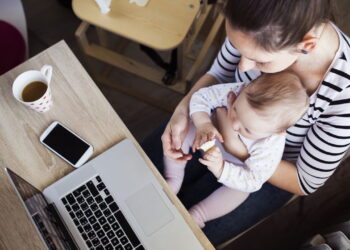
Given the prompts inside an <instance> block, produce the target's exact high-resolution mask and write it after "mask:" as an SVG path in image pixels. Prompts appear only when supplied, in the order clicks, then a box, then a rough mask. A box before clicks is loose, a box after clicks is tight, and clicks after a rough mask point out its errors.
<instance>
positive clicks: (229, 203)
mask: <svg viewBox="0 0 350 250" xmlns="http://www.w3.org/2000/svg"><path fill="white" fill-rule="evenodd" d="M248 195H249V193H245V192H242V191H238V190H235V189H232V188H228V187H226V186H222V187H220V188H218V189H217V190H215V191H214V192H213V193H212V194H211V195H209V196H208V197H207V198H205V199H204V200H202V201H201V202H199V203H198V204H196V205H194V206H193V207H191V209H190V210H189V212H190V214H191V216H192V218H193V219H194V220H195V221H196V223H197V224H198V225H199V226H200V227H201V228H203V227H204V226H205V222H207V221H209V220H213V219H216V218H219V217H221V216H223V215H225V214H227V213H229V212H231V211H232V210H234V209H235V208H237V207H238V206H239V205H240V204H241V203H242V202H243V201H245V199H246V198H247V197H248Z"/></svg>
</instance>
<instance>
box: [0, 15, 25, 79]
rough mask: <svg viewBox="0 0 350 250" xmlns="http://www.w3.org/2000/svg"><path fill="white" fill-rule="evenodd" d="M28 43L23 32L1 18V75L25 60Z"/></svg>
mask: <svg viewBox="0 0 350 250" xmlns="http://www.w3.org/2000/svg"><path fill="white" fill-rule="evenodd" d="M25 55H26V45H25V41H24V38H23V36H22V34H21V33H20V32H19V31H18V30H17V29H16V27H14V26H12V25H11V24H9V23H7V22H4V21H1V20H0V75H2V74H3V73H5V72H7V71H8V70H10V69H12V68H13V67H15V66H17V65H18V64H20V63H21V62H23V61H24V60H25Z"/></svg>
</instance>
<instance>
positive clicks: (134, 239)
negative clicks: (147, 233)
mask: <svg viewBox="0 0 350 250" xmlns="http://www.w3.org/2000/svg"><path fill="white" fill-rule="evenodd" d="M115 216H116V219H117V221H119V224H120V226H121V227H122V228H123V230H124V231H125V233H126V235H127V236H128V238H129V240H130V241H131V244H132V245H133V246H134V247H136V246H137V245H139V244H140V241H139V239H138V238H137V236H136V234H135V233H134V231H133V230H132V228H131V227H130V225H129V223H128V222H127V220H126V219H125V217H124V215H123V214H122V213H121V212H120V211H118V212H117V213H116V214H115Z"/></svg>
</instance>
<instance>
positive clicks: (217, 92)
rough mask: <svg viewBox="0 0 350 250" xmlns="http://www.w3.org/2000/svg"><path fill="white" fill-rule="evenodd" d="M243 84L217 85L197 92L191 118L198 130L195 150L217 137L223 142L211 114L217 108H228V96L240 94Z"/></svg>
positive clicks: (193, 99)
mask: <svg viewBox="0 0 350 250" xmlns="http://www.w3.org/2000/svg"><path fill="white" fill-rule="evenodd" d="M242 86H243V83H229V84H217V85H214V86H210V87H206V88H202V89H200V90H198V91H197V92H195V93H194V94H193V95H192V97H191V101H190V116H191V118H192V120H193V123H194V125H195V127H196V129H197V134H196V139H195V142H194V144H193V150H194V149H198V148H199V146H200V145H201V144H202V143H204V142H207V141H210V140H212V139H214V138H215V137H216V138H217V139H219V140H220V141H221V142H223V139H222V136H221V134H220V133H219V132H218V130H217V129H216V128H215V126H214V125H213V123H212V121H211V119H210V114H211V111H212V110H214V109H215V108H217V107H223V106H224V107H226V106H227V94H228V93H229V92H230V91H234V92H235V93H238V91H239V90H240V89H241V88H242Z"/></svg>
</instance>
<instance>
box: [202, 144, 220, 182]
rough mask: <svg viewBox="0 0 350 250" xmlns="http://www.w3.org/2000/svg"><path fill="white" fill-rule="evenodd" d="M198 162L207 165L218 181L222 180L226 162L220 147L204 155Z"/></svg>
mask: <svg viewBox="0 0 350 250" xmlns="http://www.w3.org/2000/svg"><path fill="white" fill-rule="evenodd" d="M198 160H199V162H200V163H202V164H203V165H206V166H207V167H208V169H209V171H210V172H212V173H213V174H214V176H215V177H216V178H217V179H219V178H220V176H221V174H222V171H223V169H224V160H223V157H222V153H221V151H220V149H219V148H218V147H216V146H215V147H212V148H211V149H209V150H208V151H207V152H206V153H205V154H204V156H203V159H202V158H199V159H198Z"/></svg>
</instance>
